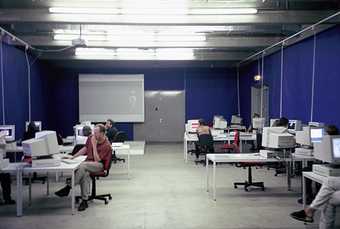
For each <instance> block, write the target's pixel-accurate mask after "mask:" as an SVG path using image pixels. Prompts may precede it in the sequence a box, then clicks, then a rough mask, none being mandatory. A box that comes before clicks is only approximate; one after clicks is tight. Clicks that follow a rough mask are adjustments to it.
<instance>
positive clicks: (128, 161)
mask: <svg viewBox="0 0 340 229" xmlns="http://www.w3.org/2000/svg"><path fill="white" fill-rule="evenodd" d="M127 173H128V178H130V150H129V152H128V155H127Z"/></svg>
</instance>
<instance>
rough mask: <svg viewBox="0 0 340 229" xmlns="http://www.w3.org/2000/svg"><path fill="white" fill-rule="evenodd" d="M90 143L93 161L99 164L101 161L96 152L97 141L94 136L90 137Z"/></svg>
mask: <svg viewBox="0 0 340 229" xmlns="http://www.w3.org/2000/svg"><path fill="white" fill-rule="evenodd" d="M91 143H92V150H93V159H94V160H95V161H96V162H99V161H101V159H100V157H99V155H98V151H97V140H96V138H95V136H92V138H91Z"/></svg>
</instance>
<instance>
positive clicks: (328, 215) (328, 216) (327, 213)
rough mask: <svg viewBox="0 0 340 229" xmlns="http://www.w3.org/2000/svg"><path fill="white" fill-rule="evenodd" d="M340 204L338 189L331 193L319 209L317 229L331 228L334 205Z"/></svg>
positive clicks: (333, 220)
mask: <svg viewBox="0 0 340 229" xmlns="http://www.w3.org/2000/svg"><path fill="white" fill-rule="evenodd" d="M339 205H340V191H337V192H335V193H333V195H332V197H331V199H330V200H329V201H328V202H327V204H326V205H325V207H324V208H323V209H322V211H321V217H320V223H319V229H333V228H334V224H335V216H336V207H337V206H339Z"/></svg>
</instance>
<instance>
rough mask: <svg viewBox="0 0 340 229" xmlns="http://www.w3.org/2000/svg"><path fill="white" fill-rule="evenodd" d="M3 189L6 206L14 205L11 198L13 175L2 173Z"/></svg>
mask: <svg viewBox="0 0 340 229" xmlns="http://www.w3.org/2000/svg"><path fill="white" fill-rule="evenodd" d="M0 176H1V179H0V180H1V188H2V194H3V198H4V201H5V204H14V203H15V202H14V201H13V200H12V198H11V183H12V182H11V175H10V174H9V173H1V174H0Z"/></svg>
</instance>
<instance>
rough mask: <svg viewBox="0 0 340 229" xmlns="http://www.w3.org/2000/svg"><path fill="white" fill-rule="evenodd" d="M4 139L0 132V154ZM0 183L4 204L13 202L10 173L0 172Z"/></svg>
mask: <svg viewBox="0 0 340 229" xmlns="http://www.w3.org/2000/svg"><path fill="white" fill-rule="evenodd" d="M5 148H6V140H5V135H4V134H3V133H0V156H1V157H3V155H4V154H5V152H6V151H5ZM0 183H1V188H2V195H3V198H4V204H15V201H14V200H12V198H11V183H12V181H11V175H10V174H9V173H1V172H0Z"/></svg>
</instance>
